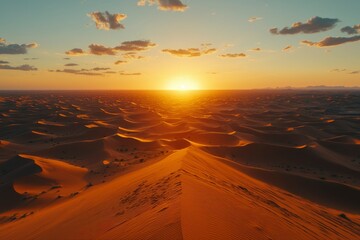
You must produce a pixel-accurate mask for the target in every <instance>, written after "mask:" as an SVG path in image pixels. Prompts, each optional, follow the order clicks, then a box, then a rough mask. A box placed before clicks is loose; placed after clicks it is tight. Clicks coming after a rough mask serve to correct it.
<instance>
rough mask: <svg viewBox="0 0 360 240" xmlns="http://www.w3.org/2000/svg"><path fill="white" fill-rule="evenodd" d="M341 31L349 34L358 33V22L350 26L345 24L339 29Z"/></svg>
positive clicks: (359, 25) (359, 31) (359, 26)
mask: <svg viewBox="0 0 360 240" xmlns="http://www.w3.org/2000/svg"><path fill="white" fill-rule="evenodd" d="M341 31H342V32H343V33H347V34H349V35H353V34H359V33H360V24H357V25H354V26H352V27H350V26H346V27H343V28H342V29H341Z"/></svg>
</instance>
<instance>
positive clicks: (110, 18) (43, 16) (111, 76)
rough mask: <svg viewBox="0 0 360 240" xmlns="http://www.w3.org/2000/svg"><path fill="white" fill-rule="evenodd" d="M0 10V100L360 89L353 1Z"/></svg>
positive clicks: (135, 2)
mask: <svg viewBox="0 0 360 240" xmlns="http://www.w3.org/2000/svg"><path fill="white" fill-rule="evenodd" d="M0 4H1V7H0V90H7V89H39V90H45V89H49V90H50V89H51V90H52V89H59V90H64V89H253V88H277V87H305V86H319V85H327V86H360V57H359V56H360V15H359V9H360V1H359V0H316V1H314V0H287V1H284V0H223V1H219V0H61V1H59V0H27V1H21V0H1V3H0Z"/></svg>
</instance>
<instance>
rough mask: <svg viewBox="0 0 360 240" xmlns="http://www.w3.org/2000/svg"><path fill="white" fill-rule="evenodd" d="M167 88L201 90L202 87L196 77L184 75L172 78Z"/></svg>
mask: <svg viewBox="0 0 360 240" xmlns="http://www.w3.org/2000/svg"><path fill="white" fill-rule="evenodd" d="M167 89H168V90H173V91H191V90H199V89H200V87H199V84H198V82H197V81H196V80H195V79H193V78H191V77H187V76H182V77H176V78H174V79H172V80H170V82H169V85H168V87H167Z"/></svg>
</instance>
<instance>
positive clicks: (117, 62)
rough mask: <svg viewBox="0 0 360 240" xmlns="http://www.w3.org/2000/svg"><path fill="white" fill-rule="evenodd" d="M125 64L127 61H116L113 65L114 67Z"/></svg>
mask: <svg viewBox="0 0 360 240" xmlns="http://www.w3.org/2000/svg"><path fill="white" fill-rule="evenodd" d="M125 63H127V61H124V60H118V61H116V62H115V63H114V64H115V65H120V64H125Z"/></svg>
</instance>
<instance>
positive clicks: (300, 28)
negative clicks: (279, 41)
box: [270, 17, 339, 35]
mask: <svg viewBox="0 0 360 240" xmlns="http://www.w3.org/2000/svg"><path fill="white" fill-rule="evenodd" d="M338 22H339V19H337V18H321V17H312V18H310V19H309V20H308V21H307V22H306V23H302V22H296V23H294V24H293V25H292V26H291V27H285V28H283V29H281V30H279V29H278V28H272V29H270V32H271V33H272V34H281V35H286V34H297V33H308V34H309V33H318V32H324V31H327V30H330V29H332V28H333V27H335V25H336V23H338Z"/></svg>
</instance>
